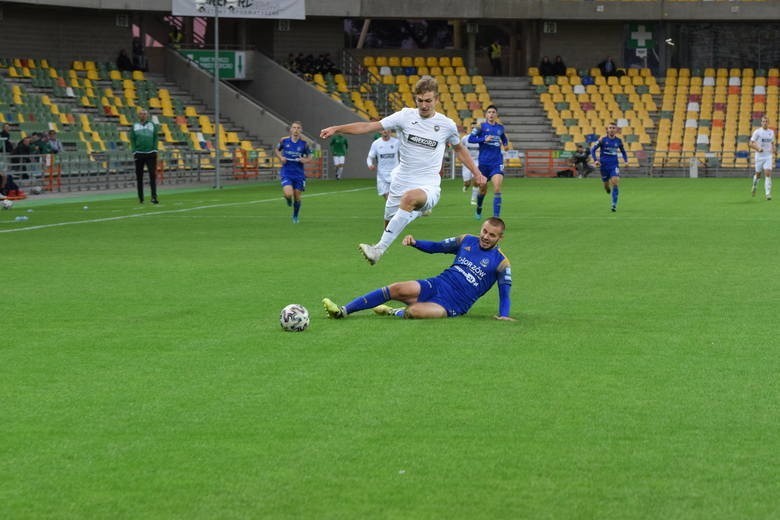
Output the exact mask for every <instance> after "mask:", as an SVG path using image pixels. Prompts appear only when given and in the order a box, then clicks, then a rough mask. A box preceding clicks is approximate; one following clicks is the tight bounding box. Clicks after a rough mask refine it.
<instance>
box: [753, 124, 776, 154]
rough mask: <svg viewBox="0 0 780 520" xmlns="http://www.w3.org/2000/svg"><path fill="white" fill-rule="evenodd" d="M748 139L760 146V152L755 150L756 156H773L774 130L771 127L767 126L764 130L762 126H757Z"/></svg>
mask: <svg viewBox="0 0 780 520" xmlns="http://www.w3.org/2000/svg"><path fill="white" fill-rule="evenodd" d="M750 140H751V141H752V142H754V143H756V144H758V145H759V146H760V147H761V151H760V152H756V158H757V159H758V158H761V159H764V158H767V157H773V156H774V142H775V131H774V130H772V129H771V128H767V129H766V130H764V128H763V127H761V128H757V129H756V131H755V132H753V135H752V136H751V137H750Z"/></svg>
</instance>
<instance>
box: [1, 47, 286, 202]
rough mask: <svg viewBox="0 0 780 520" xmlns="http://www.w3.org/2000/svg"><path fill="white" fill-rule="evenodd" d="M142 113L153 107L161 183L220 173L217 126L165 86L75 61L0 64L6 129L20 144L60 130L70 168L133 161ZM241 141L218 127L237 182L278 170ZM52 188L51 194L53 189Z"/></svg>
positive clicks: (229, 130) (263, 153) (238, 133)
mask: <svg viewBox="0 0 780 520" xmlns="http://www.w3.org/2000/svg"><path fill="white" fill-rule="evenodd" d="M139 107H147V108H148V109H149V110H150V113H151V114H152V119H153V120H154V121H155V122H156V123H158V124H159V125H160V131H161V136H160V145H159V147H160V151H161V152H162V154H161V157H162V159H161V161H160V164H161V166H160V168H159V170H160V171H158V175H161V176H164V173H165V170H166V169H187V168H192V167H193V164H194V162H197V166H198V168H203V169H211V168H214V163H213V161H214V159H215V157H216V153H215V150H214V144H213V137H214V134H215V132H216V130H215V124H214V120H213V118H212V117H210V116H209V115H208V114H207V113H202V112H199V110H198V108H197V107H196V106H195V103H194V102H193V100H192V99H191V98H188V97H187V95H186V93H185V92H176V93H173V92H172V90H171V87H170V86H166V85H164V84H163V80H162V78H159V77H156V78H153V77H149V76H148V75H147V74H145V73H144V72H142V71H132V72H130V71H119V70H117V69H116V68H115V66H114V65H113V64H111V63H102V62H95V61H91V60H76V61H73V62H72V64H71V67H70V68H68V69H61V70H58V69H55V68H53V67H50V66H49V63H48V60H46V59H42V60H39V61H37V62H36V61H35V60H32V59H25V58H12V59H4V60H0V122H7V123H9V124H10V125H11V129H12V131H17V132H19V136H20V137H24V136H27V135H30V134H32V133H33V132H45V131H48V130H56V131H57V132H58V134H59V140H60V142H61V143H62V145H63V152H64V153H63V154H62V155H60V156H58V157H56V158H55V159H56V160H57V161H59V162H63V161H65V162H67V161H66V159H67V158H68V153H74V154H80V155H81V156H84V157H87V158H88V160H89V161H91V162H98V163H100V162H102V163H103V164H105V160H104V158H103V157H101V156H100V154H105V153H106V152H125V156H129V153H130V139H129V130H130V127H131V125H132V123H133V121H134V120H135V118H136V113H137V110H138V108H139ZM228 125H229V123H228ZM242 133H243V132H242V130H241V129H239V128H234V127H230V126H227V125H226V123H225V122H224V121H223V122H222V124H221V125H220V136H219V139H218V146H219V147H220V151H221V152H222V155H223V158H224V160H226V161H227V160H229V161H232V162H233V168H234V171H235V172H236V173H235V176H236V178H248V177H252V176H256V175H257V172H258V171H259V169H261V168H271V167H273V166H274V159H275V158H272V154H270V153H269V152H268V151H266V149H265V148H264V147H263V146H261V145H258V144H257V143H254V142H253V141H252V140H251V139H250V138H248V137H241V135H242ZM196 154H197V155H198V157H197V158H196V157H195V155H196ZM55 168H56V169H57V171H58V173H60V172H61V170H62V167H61V166H60V165H57V164H54V163H53V162H52V164H51V165H50V170H51V171H50V173H51V172H53V171H54V169H55ZM44 173H45V172H44ZM47 187H48V188H49V189H53V188H54V187H55V186H54V182H52V181H51V180H50V182H49V183H48V186H47Z"/></svg>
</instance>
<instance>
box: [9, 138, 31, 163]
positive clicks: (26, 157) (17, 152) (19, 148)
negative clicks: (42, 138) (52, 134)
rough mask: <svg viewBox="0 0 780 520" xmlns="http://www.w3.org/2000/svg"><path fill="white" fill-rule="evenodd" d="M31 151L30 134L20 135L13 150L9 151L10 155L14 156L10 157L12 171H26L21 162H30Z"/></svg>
mask: <svg viewBox="0 0 780 520" xmlns="http://www.w3.org/2000/svg"><path fill="white" fill-rule="evenodd" d="M31 153H32V150H31V149H30V136H29V135H26V136H24V137H22V139H21V140H20V141H19V142H18V143H16V146H15V147H14V150H13V152H11V155H13V156H14V157H13V158H12V159H11V164H13V165H14V167H13V169H14V171H17V172H26V171H27V167H26V166H23V164H26V163H29V162H30V154H31Z"/></svg>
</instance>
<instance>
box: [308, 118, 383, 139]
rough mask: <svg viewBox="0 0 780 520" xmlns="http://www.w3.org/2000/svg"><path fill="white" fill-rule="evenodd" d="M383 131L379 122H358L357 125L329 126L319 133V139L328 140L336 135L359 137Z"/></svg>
mask: <svg viewBox="0 0 780 520" xmlns="http://www.w3.org/2000/svg"><path fill="white" fill-rule="evenodd" d="M381 130H384V129H383V128H382V123H380V122H379V121H358V122H357V123H347V124H346V125H336V126H329V127H328V128H323V129H322V130H321V131H320V138H322V139H328V138H330V137H333V136H334V135H336V134H350V135H360V134H368V133H370V132H379V131H381Z"/></svg>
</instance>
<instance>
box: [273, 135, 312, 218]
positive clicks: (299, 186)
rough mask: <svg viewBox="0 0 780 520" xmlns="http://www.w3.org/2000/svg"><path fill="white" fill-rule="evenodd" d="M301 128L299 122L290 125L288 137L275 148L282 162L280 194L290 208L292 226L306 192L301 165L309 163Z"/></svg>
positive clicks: (307, 147) (304, 175) (309, 153)
mask: <svg viewBox="0 0 780 520" xmlns="http://www.w3.org/2000/svg"><path fill="white" fill-rule="evenodd" d="M302 132H303V126H301V122H300V121H293V122H292V123H291V124H290V136H289V137H282V138H281V139H280V140H279V145H278V146H277V147H276V150H275V153H276V156H277V157H278V158H279V160H280V161H282V168H281V169H280V170H279V178H280V179H281V182H282V193H283V194H284V198H285V200H286V201H287V206H292V208H293V215H292V221H293V224H297V223H298V214H299V212H300V211H301V197H302V195H303V192H304V191H306V172H305V171H304V169H303V165H304V164H305V163H307V162H309V161H310V160H311V159H309V155H311V150H310V149H309V144H308V143H307V142H306V140H305V139H304V138H303V137H302V136H301V133H302Z"/></svg>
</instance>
